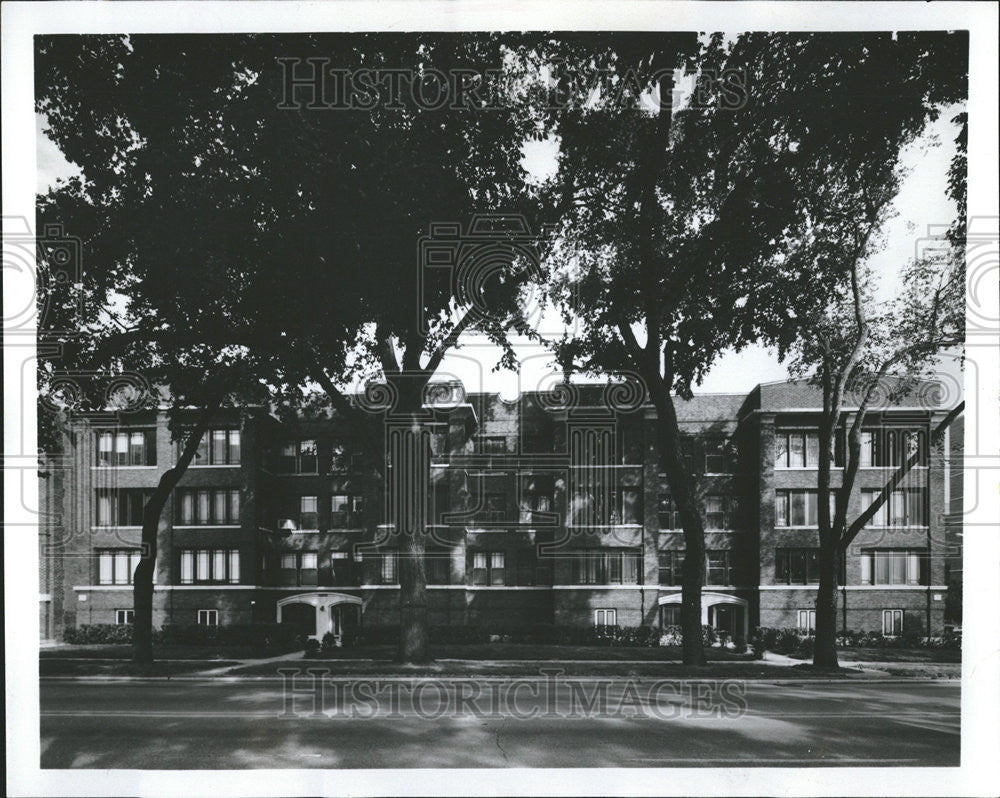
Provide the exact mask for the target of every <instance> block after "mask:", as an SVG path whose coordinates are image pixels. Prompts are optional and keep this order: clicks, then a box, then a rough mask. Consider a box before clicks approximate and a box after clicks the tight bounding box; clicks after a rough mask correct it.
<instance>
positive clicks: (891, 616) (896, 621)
mask: <svg viewBox="0 0 1000 798" xmlns="http://www.w3.org/2000/svg"><path fill="white" fill-rule="evenodd" d="M902 633H903V611H902V610H882V634H884V635H885V636H886V637H896V636H897V635H901V634H902Z"/></svg>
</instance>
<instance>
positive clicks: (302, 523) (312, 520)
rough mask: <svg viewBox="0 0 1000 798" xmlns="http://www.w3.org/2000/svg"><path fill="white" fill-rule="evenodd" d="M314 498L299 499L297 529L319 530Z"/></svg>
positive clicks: (316, 502)
mask: <svg viewBox="0 0 1000 798" xmlns="http://www.w3.org/2000/svg"><path fill="white" fill-rule="evenodd" d="M317 506H318V498H317V497H316V496H300V497H299V529H319V514H318V513H317Z"/></svg>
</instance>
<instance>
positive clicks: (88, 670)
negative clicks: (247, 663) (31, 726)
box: [38, 657, 239, 676]
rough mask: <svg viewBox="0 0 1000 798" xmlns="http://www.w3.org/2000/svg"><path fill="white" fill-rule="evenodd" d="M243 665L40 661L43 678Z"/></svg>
mask: <svg viewBox="0 0 1000 798" xmlns="http://www.w3.org/2000/svg"><path fill="white" fill-rule="evenodd" d="M232 665H239V663H238V662H235V661H233V660H212V661H206V660H204V659H188V660H180V659H170V660H159V661H157V662H154V663H153V664H152V665H136V664H134V663H133V662H131V661H129V660H125V659H91V658H86V659H83V658H81V659H69V658H65V657H62V658H60V657H50V658H43V659H41V660H39V662H38V674H39V676H175V675H178V674H182V673H193V672H195V671H203V670H206V669H208V668H215V667H225V666H232Z"/></svg>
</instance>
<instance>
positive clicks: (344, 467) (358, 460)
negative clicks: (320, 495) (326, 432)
mask: <svg viewBox="0 0 1000 798" xmlns="http://www.w3.org/2000/svg"><path fill="white" fill-rule="evenodd" d="M363 467H364V457H363V456H362V455H360V454H350V453H349V452H348V451H347V449H346V448H345V447H344V446H343V445H342V444H339V443H335V444H334V445H333V451H332V453H331V457H330V473H331V474H344V473H347V472H348V471H359V470H361V469H362V468H363Z"/></svg>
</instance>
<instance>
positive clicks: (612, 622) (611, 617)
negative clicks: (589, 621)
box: [594, 610, 618, 629]
mask: <svg viewBox="0 0 1000 798" xmlns="http://www.w3.org/2000/svg"><path fill="white" fill-rule="evenodd" d="M617 625H618V611H617V610H594V626H596V627H597V628H598V629H600V628H602V627H606V626H617Z"/></svg>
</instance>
